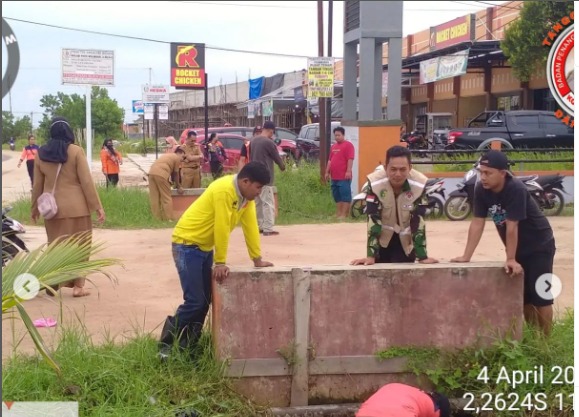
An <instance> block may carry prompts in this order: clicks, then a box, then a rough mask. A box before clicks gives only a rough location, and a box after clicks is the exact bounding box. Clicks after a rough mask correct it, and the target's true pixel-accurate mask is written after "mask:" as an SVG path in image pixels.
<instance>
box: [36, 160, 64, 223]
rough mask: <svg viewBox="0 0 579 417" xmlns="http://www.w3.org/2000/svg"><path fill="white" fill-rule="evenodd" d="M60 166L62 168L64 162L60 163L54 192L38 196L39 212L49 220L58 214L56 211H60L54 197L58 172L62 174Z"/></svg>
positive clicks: (53, 188)
mask: <svg viewBox="0 0 579 417" xmlns="http://www.w3.org/2000/svg"><path fill="white" fill-rule="evenodd" d="M60 168H62V164H58V170H57V171H56V178H55V179H54V186H53V187H52V192H50V193H42V194H40V197H38V201H37V206H38V212H39V213H40V214H41V215H42V217H44V218H45V219H47V220H50V219H52V218H53V217H54V216H56V213H58V206H57V205H56V199H55V198H54V190H56V181H57V180H58V174H60Z"/></svg>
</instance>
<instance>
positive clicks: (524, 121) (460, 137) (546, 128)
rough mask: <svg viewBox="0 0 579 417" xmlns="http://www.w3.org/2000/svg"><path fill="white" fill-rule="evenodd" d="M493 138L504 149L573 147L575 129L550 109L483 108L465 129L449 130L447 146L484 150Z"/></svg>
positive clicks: (450, 147) (449, 147)
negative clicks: (510, 109)
mask: <svg viewBox="0 0 579 417" xmlns="http://www.w3.org/2000/svg"><path fill="white" fill-rule="evenodd" d="M494 141H498V142H501V144H502V145H503V146H504V147H505V148H556V147H557V148H563V147H564V148H572V147H573V145H574V131H573V129H572V128H570V127H568V126H566V125H565V124H563V123H562V122H561V121H560V120H559V119H557V118H556V117H555V115H554V114H553V113H552V112H549V111H540V110H515V111H486V112H483V113H481V114H479V115H478V116H477V117H475V118H474V119H472V120H471V121H470V122H469V123H468V125H467V127H466V128H458V129H451V130H450V132H449V133H448V144H447V149H484V148H488V147H490V144H491V143H492V142H494Z"/></svg>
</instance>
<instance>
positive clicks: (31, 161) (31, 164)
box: [26, 159, 34, 186]
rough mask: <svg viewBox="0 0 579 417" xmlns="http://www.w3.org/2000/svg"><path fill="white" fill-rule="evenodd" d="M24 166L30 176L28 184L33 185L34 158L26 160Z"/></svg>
mask: <svg viewBox="0 0 579 417" xmlns="http://www.w3.org/2000/svg"><path fill="white" fill-rule="evenodd" d="M26 168H27V169H28V176H29V177H30V185H31V186H32V185H34V159H29V160H27V161H26Z"/></svg>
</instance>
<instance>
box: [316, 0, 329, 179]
mask: <svg viewBox="0 0 579 417" xmlns="http://www.w3.org/2000/svg"><path fill="white" fill-rule="evenodd" d="M318 56H319V57H323V56H324V2H323V0H318ZM318 114H319V119H318V120H319V123H318V126H319V130H318V132H319V134H320V137H319V139H320V179H321V181H322V183H323V184H325V183H326V163H327V161H328V155H326V123H325V121H326V100H325V99H323V98H318Z"/></svg>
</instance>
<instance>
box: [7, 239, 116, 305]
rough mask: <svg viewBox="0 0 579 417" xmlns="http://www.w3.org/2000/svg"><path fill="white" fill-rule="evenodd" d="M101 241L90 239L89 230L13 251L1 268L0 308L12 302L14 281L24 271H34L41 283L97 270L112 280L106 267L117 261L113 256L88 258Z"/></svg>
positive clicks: (52, 283)
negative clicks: (32, 247) (29, 250)
mask: <svg viewBox="0 0 579 417" xmlns="http://www.w3.org/2000/svg"><path fill="white" fill-rule="evenodd" d="M102 249H103V244H102V243H96V244H95V243H92V242H91V241H90V232H87V233H82V234H78V235H74V236H72V237H65V238H61V239H57V240H56V241H54V242H52V243H50V244H44V245H42V246H41V247H39V248H38V249H35V250H33V251H31V252H30V253H24V252H22V253H19V254H17V255H16V256H15V257H14V258H13V259H12V260H11V261H10V262H9V263H8V264H7V265H6V266H5V267H4V268H3V270H2V312H4V311H5V310H6V309H9V308H12V307H14V306H15V305H16V302H17V300H16V298H17V297H16V294H15V289H14V282H15V281H16V279H17V278H18V277H19V276H20V275H21V274H24V273H27V274H31V275H34V276H35V277H36V279H38V282H39V284H40V286H41V288H47V287H49V286H56V285H58V284H62V283H64V282H67V281H70V280H71V279H74V278H77V277H79V276H85V275H88V274H93V273H100V274H103V275H105V276H106V277H108V278H109V279H110V280H112V281H114V282H116V278H115V277H114V275H112V274H111V273H109V272H108V271H106V270H105V268H106V267H109V266H113V265H117V264H120V260H118V259H114V258H104V259H90V258H92V257H93V256H94V255H96V254H98V253H99V252H101V251H102Z"/></svg>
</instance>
